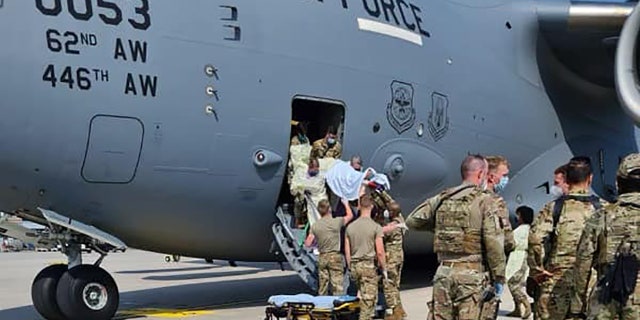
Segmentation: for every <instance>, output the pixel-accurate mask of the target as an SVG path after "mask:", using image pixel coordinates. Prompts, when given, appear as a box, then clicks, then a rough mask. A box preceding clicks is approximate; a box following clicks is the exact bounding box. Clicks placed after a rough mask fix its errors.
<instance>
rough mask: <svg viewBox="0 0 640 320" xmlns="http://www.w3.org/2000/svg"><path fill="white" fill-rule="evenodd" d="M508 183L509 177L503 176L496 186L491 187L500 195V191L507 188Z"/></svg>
mask: <svg viewBox="0 0 640 320" xmlns="http://www.w3.org/2000/svg"><path fill="white" fill-rule="evenodd" d="M508 183H509V177H507V176H504V177H502V178H500V182H498V184H496V185H495V186H494V187H493V191H495V192H497V193H500V192H502V191H504V188H506V187H507V184H508Z"/></svg>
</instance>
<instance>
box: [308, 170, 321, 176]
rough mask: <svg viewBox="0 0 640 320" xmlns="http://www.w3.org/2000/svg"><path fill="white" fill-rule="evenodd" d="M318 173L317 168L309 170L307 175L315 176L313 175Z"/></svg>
mask: <svg viewBox="0 0 640 320" xmlns="http://www.w3.org/2000/svg"><path fill="white" fill-rule="evenodd" d="M318 173H319V171H318V170H309V176H310V177H315V176H317V175H318Z"/></svg>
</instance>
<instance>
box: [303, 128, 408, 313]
mask: <svg viewBox="0 0 640 320" xmlns="http://www.w3.org/2000/svg"><path fill="white" fill-rule="evenodd" d="M295 126H296V127H295V128H296V130H295V131H296V134H295V135H294V136H293V137H292V139H291V145H292V146H296V145H300V144H308V143H309V140H308V138H307V137H306V134H305V131H306V130H305V128H304V126H302V125H299V124H295ZM336 133H337V132H336V131H335V130H334V128H333V127H330V128H328V130H327V132H326V135H325V136H324V137H323V138H321V139H319V140H316V141H315V142H314V143H313V144H312V145H311V152H310V154H309V159H310V160H309V167H308V172H307V176H308V178H311V177H313V176H316V175H317V174H318V173H317V171H318V169H319V168H318V161H319V160H321V159H326V158H334V159H339V158H340V156H341V155H342V149H341V145H340V143H339V142H338V141H337V134H336ZM349 164H350V165H351V168H352V169H353V170H355V171H359V172H362V170H363V168H362V160H361V159H360V157H359V156H353V157H351V160H350V162H349ZM363 176H364V177H365V179H364V181H363V183H362V185H361V187H360V191H359V197H358V199H357V200H356V201H352V202H350V201H347V200H346V199H341V201H340V203H339V205H338V208H337V210H336V211H337V212H333V210H332V206H331V204H330V202H329V200H328V199H321V200H319V201H317V203H315V204H314V205H315V208H316V210H317V212H318V213H319V215H320V219H318V220H317V221H315V222H314V223H313V224H311V223H310V225H311V227H310V229H309V234H308V236H307V238H306V240H305V246H307V247H311V246H314V244H315V247H316V248H317V250H318V252H319V256H318V280H319V281H318V282H319V283H318V295H328V294H332V295H336V296H339V295H344V294H345V293H346V288H345V286H344V281H345V277H344V276H345V273H346V270H349V274H350V277H351V279H352V280H353V281H354V283H355V285H356V287H357V290H358V297H359V299H360V313H359V319H361V320H364V319H372V318H373V317H374V316H375V312H376V305H377V303H378V301H377V300H378V290H379V287H381V288H382V291H383V292H384V297H385V302H386V310H385V319H386V320H396V319H397V320H400V319H403V318H406V317H407V314H406V312H405V311H404V308H403V306H402V302H401V300H400V278H401V271H402V266H403V261H404V252H403V237H404V233H405V231H406V225H405V223H404V219H403V217H402V213H401V208H400V206H399V205H398V203H397V202H395V201H394V200H393V198H392V197H391V196H390V195H389V194H388V193H387V191H386V190H385V188H384V186H382V185H380V184H377V183H376V182H373V181H370V180H367V179H366V177H368V176H369V173H368V172H363ZM321 179H322V177H321ZM294 197H296V199H301V198H303V197H304V196H303V195H302V194H300V193H297V194H294ZM303 201H306V200H303ZM354 211H355V212H354ZM298 216H299V217H300V216H302V215H300V214H299V215H298ZM356 216H357V219H354V218H355V217H356ZM345 267H346V268H345Z"/></svg>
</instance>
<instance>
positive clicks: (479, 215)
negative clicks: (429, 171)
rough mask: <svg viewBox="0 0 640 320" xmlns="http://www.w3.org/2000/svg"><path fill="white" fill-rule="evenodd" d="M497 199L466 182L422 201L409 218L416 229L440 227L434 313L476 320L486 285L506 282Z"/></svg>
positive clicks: (440, 318)
mask: <svg viewBox="0 0 640 320" xmlns="http://www.w3.org/2000/svg"><path fill="white" fill-rule="evenodd" d="M498 211H499V207H498V205H497V203H496V201H495V198H494V197H493V196H492V195H491V194H490V193H489V192H487V191H483V190H482V189H481V188H479V187H478V186H475V185H472V184H467V183H464V184H462V185H461V186H458V187H455V188H451V189H448V190H445V191H444V192H442V193H440V194H438V195H436V196H435V197H433V198H430V199H428V200H426V201H425V202H423V203H422V204H421V205H419V206H418V207H417V208H416V209H415V210H414V211H413V212H412V213H411V214H410V215H409V217H408V218H407V225H408V226H409V227H410V228H412V229H416V230H428V231H435V238H434V251H435V252H436V253H437V254H438V261H440V266H439V267H438V270H437V271H436V275H435V278H434V280H433V281H434V285H433V301H432V303H433V308H431V309H432V310H431V312H432V317H433V318H434V319H438V320H445V319H457V320H476V319H478V317H479V316H480V303H481V300H482V292H483V290H484V287H485V285H486V284H487V280H488V279H487V274H486V273H485V269H484V264H483V261H485V262H486V264H487V266H488V268H489V270H488V271H489V275H490V276H491V281H492V282H501V283H504V274H505V263H506V257H505V254H504V231H503V230H502V229H501V222H500V217H499V216H498Z"/></svg>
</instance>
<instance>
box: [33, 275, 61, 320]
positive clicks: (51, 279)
mask: <svg viewBox="0 0 640 320" xmlns="http://www.w3.org/2000/svg"><path fill="white" fill-rule="evenodd" d="M65 272H67V265H66V264H54V265H51V266H48V267H46V268H44V269H42V271H40V273H38V275H37V276H36V278H35V279H34V280H33V284H31V300H32V301H33V306H34V307H35V308H36V310H37V311H38V313H40V315H41V316H42V317H44V318H45V319H49V320H64V315H63V314H62V312H61V311H60V308H59V307H58V301H57V299H56V290H57V288H58V281H59V280H60V278H61V277H62V275H63V274H64V273H65Z"/></svg>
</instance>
